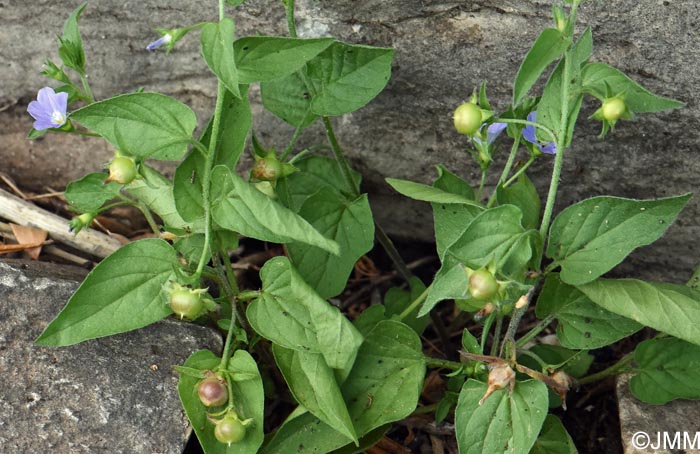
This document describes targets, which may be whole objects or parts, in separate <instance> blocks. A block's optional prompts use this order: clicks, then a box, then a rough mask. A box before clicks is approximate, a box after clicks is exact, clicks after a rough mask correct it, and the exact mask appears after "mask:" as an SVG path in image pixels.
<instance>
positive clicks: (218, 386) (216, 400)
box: [197, 375, 228, 407]
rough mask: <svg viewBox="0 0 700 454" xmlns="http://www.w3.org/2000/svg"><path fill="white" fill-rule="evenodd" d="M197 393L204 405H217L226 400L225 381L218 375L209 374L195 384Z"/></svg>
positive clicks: (226, 388) (226, 389)
mask: <svg viewBox="0 0 700 454" xmlns="http://www.w3.org/2000/svg"><path fill="white" fill-rule="evenodd" d="M197 395H198V396H199V400H200V401H201V402H202V404H203V405H204V406H205V407H218V406H219V405H223V404H225V403H226V402H227V401H228V387H227V386H226V381H225V380H224V379H223V378H221V377H218V376H215V375H213V376H211V377H208V378H205V379H204V380H202V381H200V382H199V384H198V385H197Z"/></svg>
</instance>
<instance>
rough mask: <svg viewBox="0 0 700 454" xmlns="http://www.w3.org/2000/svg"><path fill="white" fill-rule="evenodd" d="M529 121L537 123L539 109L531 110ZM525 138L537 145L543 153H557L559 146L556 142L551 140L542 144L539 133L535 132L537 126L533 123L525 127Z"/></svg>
mask: <svg viewBox="0 0 700 454" xmlns="http://www.w3.org/2000/svg"><path fill="white" fill-rule="evenodd" d="M527 121H531V122H533V123H535V122H536V121H537V111H534V110H533V111H532V112H530V113H529V114H528V116H527ZM523 138H524V139H525V140H527V141H528V142H530V143H531V144H533V145H537V146H538V147H539V148H540V151H541V152H542V153H545V154H557V147H556V145H555V144H554V142H549V143H547V144H545V145H542V144H541V143H540V142H539V141H538V140H537V133H536V132H535V127H534V126H532V125H527V126H525V128H523Z"/></svg>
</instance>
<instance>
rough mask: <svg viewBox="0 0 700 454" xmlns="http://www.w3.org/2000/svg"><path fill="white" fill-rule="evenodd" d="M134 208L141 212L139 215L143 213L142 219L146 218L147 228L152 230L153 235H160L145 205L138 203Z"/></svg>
mask: <svg viewBox="0 0 700 454" xmlns="http://www.w3.org/2000/svg"><path fill="white" fill-rule="evenodd" d="M136 208H138V209H139V210H140V211H141V213H143V217H145V218H146V222H148V225H149V227H151V230H153V233H155V234H156V235H160V228H159V227H158V224H156V221H155V219H153V215H152V214H151V210H150V209H149V208H148V207H147V206H146V204H145V203H143V202H141V201H139V202H138V204H137V205H136Z"/></svg>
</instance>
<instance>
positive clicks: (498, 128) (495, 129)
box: [474, 123, 508, 145]
mask: <svg viewBox="0 0 700 454" xmlns="http://www.w3.org/2000/svg"><path fill="white" fill-rule="evenodd" d="M507 126H508V125H507V124H506V123H491V124H490V125H489V127H488V128H486V144H487V145H491V144H492V143H493V142H494V141H495V140H496V138H498V136H499V135H501V133H502V132H503V131H504V130H505V129H506V127H507ZM481 128H482V129H483V128H484V127H483V126H482V127H481ZM474 140H475V141H476V142H478V143H481V139H480V138H479V136H474Z"/></svg>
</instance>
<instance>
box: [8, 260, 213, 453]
mask: <svg viewBox="0 0 700 454" xmlns="http://www.w3.org/2000/svg"><path fill="white" fill-rule="evenodd" d="M79 278H80V273H78V274H76V273H75V272H74V271H72V269H70V268H64V267H60V266H55V265H47V264H43V263H38V262H26V263H23V264H22V265H19V264H17V263H13V264H9V263H6V262H0V380H1V381H2V387H0V451H2V453H3V454H29V453H41V452H51V453H61V454H98V453H105V454H116V453H125V454H126V453H139V454H179V453H181V452H182V450H183V448H184V446H185V443H186V441H187V439H188V437H189V435H190V432H191V428H190V427H189V425H188V422H187V418H186V416H185V414H184V411H183V410H182V406H181V404H180V401H179V397H178V394H177V387H176V386H177V374H176V373H175V372H174V371H173V369H172V366H173V365H178V364H182V363H183V362H184V361H185V359H186V358H187V356H189V354H190V353H191V352H193V351H196V350H199V349H202V348H209V349H212V350H214V351H217V350H220V349H221V344H222V342H221V338H220V337H219V335H218V334H217V333H216V332H215V331H213V330H210V329H207V328H204V327H200V326H195V325H192V324H185V323H180V322H179V321H177V320H173V319H167V320H164V321H161V322H158V323H156V324H154V325H151V326H150V327H147V328H144V329H140V330H137V331H132V332H130V333H125V334H121V335H116V336H112V337H108V338H103V339H97V340H92V341H87V342H84V343H81V344H78V345H74V346H70V347H63V348H45V347H38V346H35V345H34V344H33V340H34V339H35V338H36V337H38V335H39V334H40V333H41V332H42V330H43V329H44V328H45V327H46V325H47V324H48V323H49V322H50V321H51V320H52V319H53V318H54V317H55V316H56V314H58V312H59V311H60V309H61V308H62V307H63V305H64V304H65V303H66V301H67V300H68V298H69V297H70V295H71V294H72V292H73V291H74V290H75V289H76V288H77V286H78V281H77V279H79Z"/></svg>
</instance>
